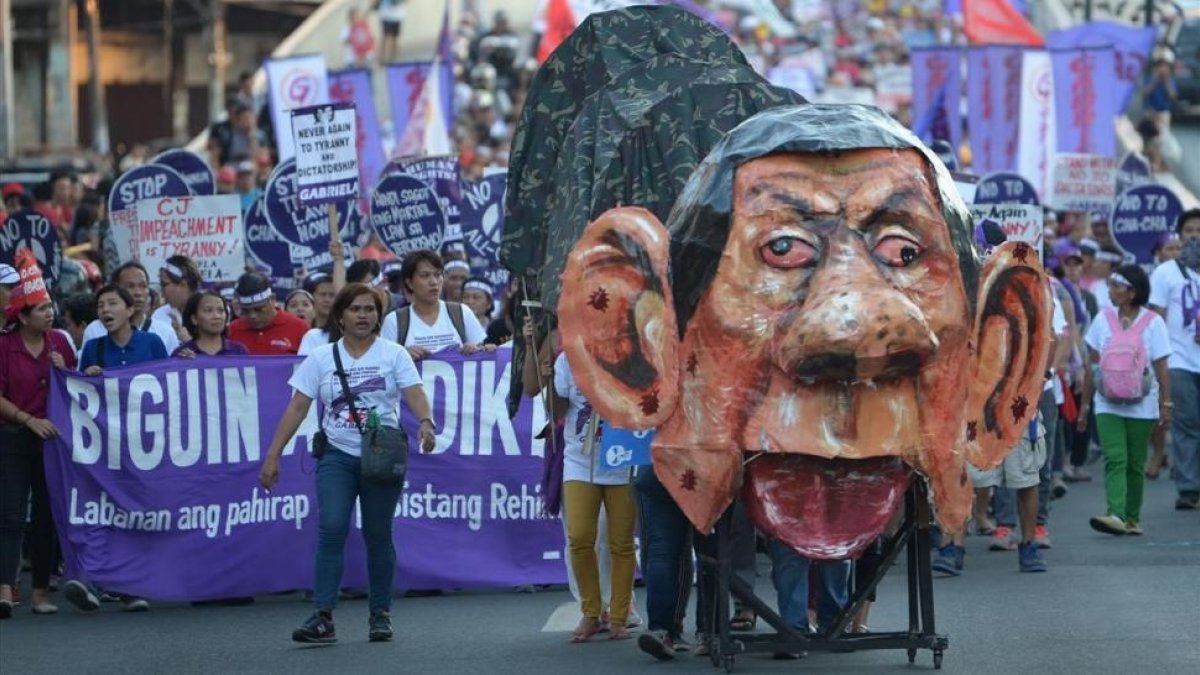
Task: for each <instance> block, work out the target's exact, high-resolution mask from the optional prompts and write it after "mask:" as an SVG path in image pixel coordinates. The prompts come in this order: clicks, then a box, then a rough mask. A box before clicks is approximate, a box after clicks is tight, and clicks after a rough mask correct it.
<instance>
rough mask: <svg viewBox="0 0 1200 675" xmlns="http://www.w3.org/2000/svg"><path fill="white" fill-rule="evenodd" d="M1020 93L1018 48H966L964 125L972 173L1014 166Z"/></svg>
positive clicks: (1003, 169) (1019, 57) (1019, 50)
mask: <svg viewBox="0 0 1200 675" xmlns="http://www.w3.org/2000/svg"><path fill="white" fill-rule="evenodd" d="M1020 96H1021V48H1020V47H1004V46H997V45H990V46H986V47H972V48H971V49H970V50H968V51H967V128H968V129H969V130H970V138H971V161H972V170H973V171H974V172H975V173H977V174H980V175H983V174H989V173H994V172H996V171H1011V170H1013V169H1015V168H1016V163H1017V161H1016V160H1017V125H1018V122H1019V120H1020V113H1021V110H1020Z"/></svg>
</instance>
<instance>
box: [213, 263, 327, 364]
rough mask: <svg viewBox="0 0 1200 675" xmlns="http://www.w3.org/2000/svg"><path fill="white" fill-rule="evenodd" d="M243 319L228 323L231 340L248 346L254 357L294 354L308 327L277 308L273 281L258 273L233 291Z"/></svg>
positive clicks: (249, 275)
mask: <svg viewBox="0 0 1200 675" xmlns="http://www.w3.org/2000/svg"><path fill="white" fill-rule="evenodd" d="M234 295H235V296H237V300H238V305H240V307H241V316H240V317H239V318H238V319H237V320H235V321H234V322H233V323H231V324H229V339H230V340H233V341H235V342H240V343H242V344H244V345H246V349H248V350H249V351H250V353H251V354H257V355H261V356H288V355H294V354H295V353H296V351H297V350H299V349H300V340H301V338H303V337H304V334H305V333H306V332H308V329H309V325H308V323H307V322H306V321H304V320H303V319H300V318H298V317H295V316H292V315H291V314H288V313H287V312H284V311H282V310H280V309H279V308H278V307H276V306H275V293H274V291H272V290H271V280H270V279H268V278H267V277H265V276H263V275H261V274H258V273H256V272H247V273H246V274H243V275H242V276H241V277H240V278H239V279H238V282H237V286H236V287H235V288H234Z"/></svg>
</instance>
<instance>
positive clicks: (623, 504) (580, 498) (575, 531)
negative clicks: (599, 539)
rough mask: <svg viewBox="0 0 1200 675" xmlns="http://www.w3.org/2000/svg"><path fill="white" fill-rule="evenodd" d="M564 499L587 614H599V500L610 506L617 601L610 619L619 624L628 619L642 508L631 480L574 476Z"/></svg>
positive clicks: (566, 484) (565, 486)
mask: <svg viewBox="0 0 1200 675" xmlns="http://www.w3.org/2000/svg"><path fill="white" fill-rule="evenodd" d="M563 502H564V506H565V507H566V509H565V510H566V513H567V544H568V546H569V547H570V549H571V567H572V568H573V569H574V570H575V579H576V581H577V582H578V583H579V597H580V604H581V605H582V610H583V615H584V616H585V617H587V618H589V619H596V618H599V617H600V612H601V611H602V608H603V604H604V603H603V601H602V600H601V598H600V570H599V568H598V566H597V562H596V523H597V521H599V519H600V504H604V510H605V511H607V512H608V550H609V556H610V558H611V560H612V606H611V607H610V608H609V620H610V621H611V622H612V624H613V625H614V626H623V625H625V620H626V619H627V618H628V616H629V599H630V598H631V597H632V595H633V570H634V564H635V562H634V555H633V528H634V526H635V521H636V520H637V509H636V508H635V506H634V501H633V488H632V486H630V485H596V484H594V483H586V482H583V481H577V480H569V481H566V482H564V483H563Z"/></svg>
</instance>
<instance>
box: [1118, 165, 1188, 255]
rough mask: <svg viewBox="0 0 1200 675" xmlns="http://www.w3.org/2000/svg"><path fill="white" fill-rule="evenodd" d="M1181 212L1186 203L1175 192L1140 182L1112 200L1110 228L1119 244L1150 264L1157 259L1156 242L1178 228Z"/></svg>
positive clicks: (1126, 250) (1160, 186) (1127, 251)
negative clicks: (1155, 256) (1176, 225)
mask: <svg viewBox="0 0 1200 675" xmlns="http://www.w3.org/2000/svg"><path fill="white" fill-rule="evenodd" d="M1181 213H1183V203H1182V202H1180V201H1179V197H1178V196H1176V195H1175V193H1174V192H1171V191H1170V190H1168V189H1167V188H1165V187H1163V186H1162V185H1158V184H1154V183H1151V184H1146V185H1138V186H1136V187H1132V188H1129V189H1128V190H1126V191H1125V192H1123V193H1122V194H1121V195H1120V196H1118V197H1117V199H1116V201H1115V202H1113V209H1112V216H1111V218H1110V219H1109V228H1110V229H1111V230H1112V236H1113V239H1115V240H1116V241H1117V246H1119V247H1121V249H1122V250H1124V251H1125V252H1126V253H1130V254H1133V255H1134V256H1135V257H1136V258H1137V261H1138V263H1139V264H1141V265H1148V264H1151V263H1153V262H1154V245H1155V244H1157V243H1158V242H1159V241H1160V240H1161V239H1162V237H1163V235H1165V234H1169V233H1171V232H1174V231H1175V223H1176V221H1178V220H1179V214H1181Z"/></svg>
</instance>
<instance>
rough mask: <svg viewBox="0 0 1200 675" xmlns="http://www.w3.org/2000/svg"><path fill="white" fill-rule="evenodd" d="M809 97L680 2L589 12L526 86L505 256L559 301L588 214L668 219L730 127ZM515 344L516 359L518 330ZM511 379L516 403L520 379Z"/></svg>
mask: <svg viewBox="0 0 1200 675" xmlns="http://www.w3.org/2000/svg"><path fill="white" fill-rule="evenodd" d="M803 102H804V99H803V98H802V97H801V96H799V95H798V94H796V93H794V92H792V91H790V90H788V89H782V88H778V87H774V86H772V85H771V84H769V83H768V82H767V81H766V80H764V79H763V78H762V77H761V76H759V75H758V74H757V73H756V72H755V71H754V69H753V68H752V67H751V66H750V65H749V64H748V63H747V62H746V59H745V57H744V56H743V55H742V52H741V50H739V49H738V47H737V45H735V44H734V43H733V42H732V41H731V40H730V39H729V37H728V36H727V35H726V34H725V33H724V32H723V31H721V29H719V28H717V27H715V26H713V25H712V24H709V23H708V22H706V21H705V20H704V19H702V18H700V17H698V16H696V15H694V14H691V13H689V12H687V11H685V10H682V9H678V8H676V7H669V6H639V7H630V8H626V9H620V10H614V11H610V12H603V13H598V14H593V15H591V16H590V17H588V18H587V19H586V20H585V21H584V22H583V23H582V24H580V26H579V27H578V28H577V29H576V30H575V32H574V33H572V34H571V35H570V37H568V38H567V39H566V40H565V41H564V42H563V43H562V44H561V45H559V47H558V48H557V49H556V50H555V51H554V53H553V54H552V55H551V56H550V58H549V59H548V60H547V61H546V62H545V63H544V64H543V65H542V67H541V68H540V69H539V71H538V73H537V75H536V76H535V78H534V81H533V83H532V84H531V85H530V90H529V95H528V98H527V100H526V103H525V107H524V109H523V111H522V114H521V120H520V123H519V124H518V126H517V130H516V135H515V137H514V140H513V148H512V157H511V159H510V161H509V172H508V176H509V188H508V193H507V196H506V199H505V211H506V215H505V231H504V238H503V241H502V242H501V248H500V261H501V263H502V264H503V265H504V266H505V267H506V268H508V269H509V270H510V271H511V272H512V273H513V274H515V275H517V276H520V277H523V278H525V279H526V280H527V290H528V293H529V295H530V296H531V297H532V298H534V299H538V300H541V301H542V302H544V303H545V306H546V307H547V308H553V307H554V306H555V304H556V303H557V300H558V294H559V281H558V278H559V275H560V274H561V272H562V270H563V267H564V266H565V264H566V258H567V254H568V253H569V252H570V250H571V248H572V247H573V246H574V245H575V242H576V241H578V239H579V237H580V235H581V234H582V233H583V229H584V227H585V226H586V225H587V224H588V222H590V221H591V220H592V219H594V218H596V217H598V216H599V215H600V214H602V213H604V212H605V211H607V210H608V209H610V208H613V207H614V206H618V205H621V204H638V205H641V206H643V207H645V208H647V209H650V210H651V211H652V212H654V213H655V214H656V215H657V216H658V217H659V218H660V219H665V218H666V217H667V214H668V213H669V212H670V210H671V207H672V206H673V205H674V204H675V199H676V197H677V196H678V195H679V193H680V191H681V190H682V189H683V186H684V184H685V183H686V182H687V180H688V178H689V177H690V176H691V174H692V171H693V170H694V169H695V168H696V166H697V165H698V164H699V163H700V161H701V160H702V159H704V157H705V156H706V155H707V154H708V153H709V151H710V150H712V148H713V147H714V146H716V144H717V143H718V142H719V141H720V140H721V139H722V138H723V137H724V136H725V134H726V133H728V132H729V131H730V130H731V129H733V128H734V127H736V126H737V125H738V124H740V123H742V122H743V121H745V120H746V119H747V118H749V117H750V116H752V115H754V114H755V113H757V112H759V111H761V110H765V109H768V108H772V107H776V106H780V105H794V104H797V103H803ZM515 349H516V351H515V353H514V361H513V362H514V363H521V362H522V359H523V358H524V356H523V355H524V351H523V349H524V344H523V341H522V340H521V338H520V336H519V335H518V336H517V339H516V343H515ZM512 382H513V385H512V386H513V391H512V395H511V396H510V400H509V403H510V410H515V404H516V402H517V400H518V399H519V396H520V393H519V388H520V378H513V380H512Z"/></svg>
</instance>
